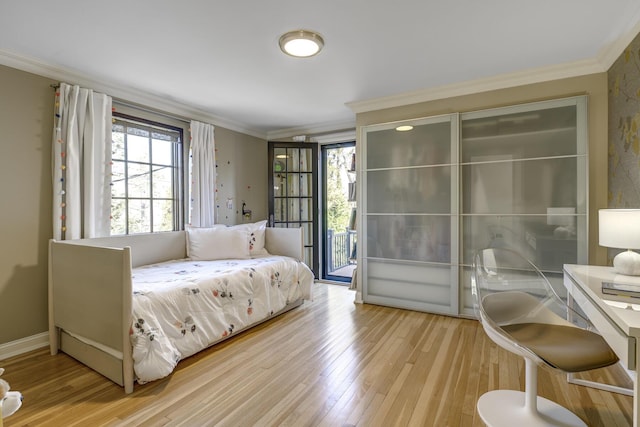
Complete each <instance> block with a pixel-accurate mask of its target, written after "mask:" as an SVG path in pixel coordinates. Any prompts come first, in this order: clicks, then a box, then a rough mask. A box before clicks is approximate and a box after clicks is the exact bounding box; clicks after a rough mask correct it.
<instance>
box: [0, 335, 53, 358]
mask: <svg viewBox="0 0 640 427" xmlns="http://www.w3.org/2000/svg"><path fill="white" fill-rule="evenodd" d="M48 345H49V333H48V332H42V333H40V334H36V335H31V336H30V337H25V338H20V339H19V340H15V341H11V342H8V343H5V344H0V360H4V359H8V358H9V357H13V356H18V355H20V354H23V353H26V352H28V351H31V350H36V349H39V348H42V347H46V346H48Z"/></svg>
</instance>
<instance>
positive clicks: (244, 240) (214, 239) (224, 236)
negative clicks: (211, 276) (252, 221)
mask: <svg viewBox="0 0 640 427" xmlns="http://www.w3.org/2000/svg"><path fill="white" fill-rule="evenodd" d="M248 241H249V232H248V231H247V230H240V229H232V228H230V227H226V226H224V225H219V226H213V227H211V228H187V256H188V257H189V258H191V259H193V260H198V261H213V260H217V259H246V258H250V257H251V254H250V252H249V244H248Z"/></svg>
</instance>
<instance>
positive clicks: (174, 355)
mask: <svg viewBox="0 0 640 427" xmlns="http://www.w3.org/2000/svg"><path fill="white" fill-rule="evenodd" d="M312 284H313V273H312V272H311V271H310V270H309V268H308V267H307V266H306V265H305V264H303V263H301V262H299V261H296V260H294V259H292V258H288V257H282V256H269V257H260V258H254V259H246V260H221V261H191V260H178V261H168V262H164V263H161V264H154V265H148V266H143V267H139V268H135V269H134V270H133V294H134V295H133V319H134V321H133V325H132V328H131V340H132V346H133V360H134V370H135V374H136V377H137V380H138V382H139V383H144V382H148V381H152V380H156V379H159V378H163V377H165V376H167V375H169V374H170V373H171V372H172V371H173V369H174V368H175V366H176V364H177V362H178V361H179V360H180V359H183V358H185V357H188V356H190V355H192V354H194V353H196V352H198V351H200V350H202V349H203V348H206V347H208V346H209V345H211V344H213V343H215V342H217V341H220V340H221V339H223V338H226V337H228V336H229V335H231V334H233V333H234V332H237V331H239V330H241V329H243V328H245V327H247V326H250V325H252V324H254V323H258V322H259V321H261V320H263V319H265V318H268V317H269V316H271V315H273V314H274V313H277V312H278V311H280V310H281V309H283V308H284V307H285V305H287V304H288V303H289V302H292V301H295V300H297V299H300V298H303V299H307V300H311V299H312V295H311V289H312Z"/></svg>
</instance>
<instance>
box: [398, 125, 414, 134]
mask: <svg viewBox="0 0 640 427" xmlns="http://www.w3.org/2000/svg"><path fill="white" fill-rule="evenodd" d="M411 129H413V126H411V125H402V126H398V127H397V128H396V130H397V131H398V132H407V131H409V130H411Z"/></svg>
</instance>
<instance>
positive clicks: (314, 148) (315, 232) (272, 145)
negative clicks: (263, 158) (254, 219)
mask: <svg viewBox="0 0 640 427" xmlns="http://www.w3.org/2000/svg"><path fill="white" fill-rule="evenodd" d="M276 148H308V149H311V182H312V190H311V199H312V212H311V213H310V218H311V221H292V222H311V224H312V227H311V238H312V239H313V240H312V241H311V244H308V243H307V241H306V240H305V242H304V245H305V249H306V248H311V250H312V255H311V263H312V265H310V266H309V268H310V269H311V270H312V271H313V274H314V275H315V277H316V278H318V277H320V274H319V273H320V268H319V265H320V263H319V252H320V244H319V227H318V218H319V217H318V170H319V168H318V167H319V161H320V160H319V157H318V144H316V143H308V142H307V143H305V142H283V141H268V158H269V168H268V170H269V176H268V189H269V190H268V198H269V200H268V202H269V220H268V223H269V226H270V227H274V226H275V219H274V208H275V206H274V200H275V194H274V193H275V192H274V181H273V175H274V170H273V164H274V160H275V159H274V149H276ZM285 198H289V196H285ZM279 223H280V224H282V223H286V224H288V223H289V221H280V222H279ZM302 261H304V260H302Z"/></svg>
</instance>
